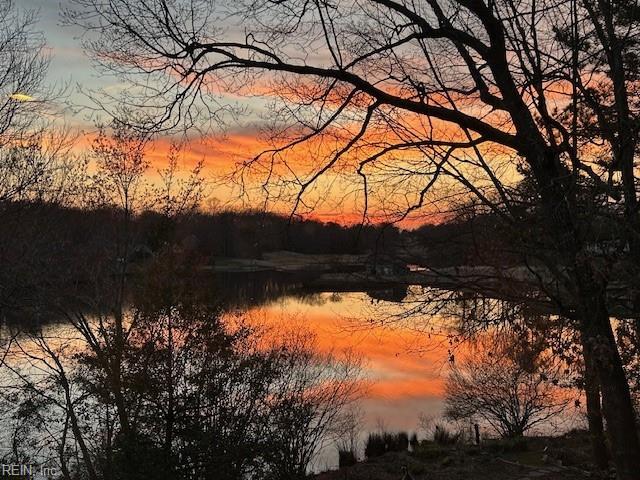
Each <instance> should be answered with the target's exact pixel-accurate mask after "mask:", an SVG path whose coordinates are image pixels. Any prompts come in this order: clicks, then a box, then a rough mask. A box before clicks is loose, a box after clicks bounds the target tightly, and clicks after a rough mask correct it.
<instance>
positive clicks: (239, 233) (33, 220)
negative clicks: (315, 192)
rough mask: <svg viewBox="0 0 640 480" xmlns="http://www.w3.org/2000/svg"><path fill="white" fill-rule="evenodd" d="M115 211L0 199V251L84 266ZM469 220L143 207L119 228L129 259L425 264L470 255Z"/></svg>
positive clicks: (108, 234)
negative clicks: (323, 257)
mask: <svg viewBox="0 0 640 480" xmlns="http://www.w3.org/2000/svg"><path fill="white" fill-rule="evenodd" d="M122 215H123V212H122V211H120V210H118V209H117V208H96V209H86V208H83V209H81V208H73V207H67V206H60V205H57V204H47V203H34V202H29V203H27V202H11V203H10V202H4V203H0V223H1V224H2V225H3V226H4V228H3V229H2V231H1V232H0V237H1V238H0V242H2V243H1V245H2V247H3V249H2V250H3V251H4V252H5V253H4V255H3V256H6V257H11V255H10V253H12V252H13V253H15V254H16V255H18V256H22V255H21V253H23V251H25V252H26V250H29V252H30V254H31V255H33V254H36V255H41V256H46V257H47V258H48V259H53V258H54V257H59V258H60V260H64V262H63V263H62V264H67V265H68V266H70V265H72V264H73V263H74V258H75V259H77V260H80V261H81V262H82V263H83V264H86V263H87V261H89V260H91V259H92V258H95V257H96V256H100V255H104V254H106V253H108V252H109V251H110V250H112V249H114V248H119V246H118V245H117V243H118V238H120V232H119V230H120V229H121V228H123V221H122ZM477 223H478V222H477V221H476V222H475V224H477ZM485 223H486V221H485ZM475 224H474V223H473V222H470V221H464V222H463V221H455V222H449V223H443V224H440V225H423V226H421V227H419V228H417V229H413V230H407V229H402V228H401V227H399V226H397V225H393V224H375V225H361V224H355V225H340V224H338V223H335V222H321V221H317V220H311V219H298V218H294V219H290V218H289V217H288V216H286V215H282V214H276V213H269V212H261V211H252V210H244V211H235V210H221V211H216V212H194V213H189V214H188V215H178V216H173V217H168V216H166V215H163V214H161V213H158V212H155V211H144V212H141V213H139V214H136V215H135V216H134V218H132V219H130V221H128V222H127V225H128V227H127V228H129V229H131V230H133V231H132V232H130V233H133V235H132V236H131V238H132V241H131V245H129V246H128V248H127V251H128V254H129V255H131V256H132V257H137V258H144V257H145V256H148V255H152V254H155V253H157V252H161V251H163V249H166V248H168V247H170V248H172V249H173V250H174V251H183V252H187V253H189V254H190V255H192V256H194V257H195V258H197V260H198V261H199V262H202V263H205V264H206V263H208V262H210V261H212V260H213V259H214V258H215V257H237V258H260V256H261V255H262V254H263V253H266V252H273V251H280V250H287V251H292V252H297V253H301V254H360V255H362V254H370V253H379V254H386V255H404V256H405V257H406V256H409V255H413V256H417V255H422V256H423V258H424V259H425V260H429V261H430V264H436V265H443V264H459V263H461V262H466V261H470V260H471V259H473V258H474V254H473V253H472V252H471V251H470V249H471V248H472V247H473V246H474V239H475V241H476V242H477V241H478V238H479V237H477V232H476V230H477V225H475ZM483 231H485V232H488V231H489V229H486V228H483ZM476 237H477V238H476ZM27 246H28V247H29V248H28V249H26V247H27ZM36 247H37V248H36ZM105 256H107V255H105ZM63 257H64V258H63ZM14 258H15V255H14ZM133 260H136V258H133ZM62 264H61V265H62ZM66 268H69V267H66Z"/></svg>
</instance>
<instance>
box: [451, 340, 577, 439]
mask: <svg viewBox="0 0 640 480" xmlns="http://www.w3.org/2000/svg"><path fill="white" fill-rule="evenodd" d="M480 344H481V347H480V348H478V349H477V350H474V351H473V352H472V353H470V354H469V355H467V356H466V358H464V359H462V360H461V361H457V362H456V363H453V364H452V365H451V371H450V373H449V376H448V378H447V382H446V386H445V405H446V415H447V416H448V417H449V418H451V419H453V420H461V419H465V420H466V419H475V420H477V421H480V422H486V423H488V424H489V425H490V426H491V427H492V428H493V429H494V430H495V431H496V432H497V433H498V434H500V435H501V436H503V437H519V436H522V435H524V434H525V433H526V432H527V431H528V430H530V429H531V428H533V427H535V426H536V425H538V424H540V423H543V422H545V421H547V420H550V419H551V418H553V417H555V416H557V415H559V414H561V413H562V412H563V411H564V409H565V408H566V407H567V405H568V403H569V397H568V395H566V392H563V391H562V389H561V388H559V387H558V383H559V381H560V380H561V379H560V378H559V377H560V375H559V369H558V366H557V365H554V361H553V360H552V359H551V358H550V356H549V353H548V352H547V353H546V354H545V353H543V352H540V351H537V352H536V351H531V350H530V351H523V350H522V349H521V347H519V344H521V342H516V341H515V338H514V337H513V336H512V337H511V338H505V335H504V334H502V335H488V336H485V338H484V340H483V341H481V342H480Z"/></svg>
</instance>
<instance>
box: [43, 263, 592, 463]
mask: <svg viewBox="0 0 640 480" xmlns="http://www.w3.org/2000/svg"><path fill="white" fill-rule="evenodd" d="M197 283H198V288H200V287H201V288H202V289H203V291H204V292H206V293H207V294H206V295H205V296H204V297H203V298H204V299H205V300H204V301H207V302H212V303H215V304H217V305H219V306H220V308H221V309H222V310H223V311H224V312H226V313H225V314H226V315H240V316H242V317H245V318H247V319H248V320H249V321H251V322H255V323H256V324H258V325H264V326H266V327H274V328H276V329H278V328H282V327H285V328H287V329H293V330H299V331H303V332H310V333H312V334H313V335H314V336H315V338H316V348H317V349H318V351H320V352H322V353H337V354H340V353H342V352H345V351H349V352H351V354H352V355H353V356H354V357H355V358H358V359H361V360H362V362H363V369H364V373H365V376H366V378H367V380H368V386H367V388H366V390H365V391H364V394H363V397H362V399H361V400H360V401H359V402H358V404H357V405H356V408H357V409H358V411H359V412H361V414H362V418H363V425H362V432H361V435H362V436H364V435H366V433H367V432H368V431H374V430H377V429H379V428H380V427H381V426H382V427H384V428H385V429H387V430H390V431H398V430H404V431H408V432H413V431H418V430H419V423H420V416H421V414H424V415H426V416H428V417H431V418H433V419H438V418H440V417H441V416H442V413H443V398H442V397H443V386H444V379H445V377H446V373H447V368H448V360H449V358H450V354H451V353H452V351H453V349H454V347H455V345H454V344H452V343H451V341H450V336H448V335H446V333H452V332H453V330H452V329H451V328H450V327H451V323H450V320H445V316H444V315H441V314H438V313H434V312H433V310H431V309H429V308H424V306H425V305H427V304H428V302H426V301H425V300H424V299H425V295H424V291H423V290H422V289H421V288H409V289H406V290H405V289H394V290H392V291H376V292H318V291H310V290H308V289H306V288H305V287H304V279H303V278H292V277H291V276H281V275H269V274H263V273H260V274H226V275H216V276H207V277H203V278H202V279H201V281H200V279H199V281H198V282H197ZM209 296H210V298H209ZM433 296H434V295H431V296H430V298H433ZM435 296H437V294H435ZM427 297H429V295H427ZM133 302H134V303H135V299H134V300H133ZM47 328H48V329H53V330H59V329H60V330H64V329H65V326H64V324H63V323H62V324H57V325H49V326H48V327H47ZM62 336H63V335H62ZM455 353H458V352H455ZM580 422H581V419H580V418H577V417H573V418H569V419H565V420H563V424H564V425H563V427H560V428H565V429H566V428H570V427H572V426H576V424H578V423H580ZM547 428H548V427H547ZM552 428H553V429H557V428H558V426H557V425H554V426H552ZM336 464H337V452H336V450H335V447H334V446H333V445H330V446H328V447H327V448H325V449H324V450H323V452H322V454H321V455H320V456H319V458H318V459H317V461H316V465H315V467H314V470H316V471H317V470H323V469H326V468H333V467H335V466H336Z"/></svg>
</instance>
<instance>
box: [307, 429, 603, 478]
mask: <svg viewBox="0 0 640 480" xmlns="http://www.w3.org/2000/svg"><path fill="white" fill-rule="evenodd" d="M592 459H593V456H592V452H591V451H590V441H589V435H588V432H586V431H579V430H576V431H572V432H569V433H567V434H565V435H563V436H559V437H526V438H521V439H516V440H484V441H483V442H482V443H481V444H480V445H474V444H468V443H464V442H462V441H460V442H445V443H442V442H438V441H437V440H436V439H429V440H421V441H420V442H419V443H418V444H416V445H415V446H412V448H411V450H408V449H406V448H404V449H401V450H396V449H394V450H392V451H389V452H387V453H384V454H382V455H380V456H373V457H367V458H366V459H365V460H363V461H361V462H359V463H357V464H355V465H352V466H349V467H345V468H342V469H340V470H339V471H334V472H326V473H322V474H319V475H316V476H315V477H313V478H315V479H317V480H370V479H376V480H398V479H402V478H405V479H406V478H413V479H414V480H428V479H433V480H466V479H470V478H473V479H478V480H494V479H495V480H521V479H522V480H524V479H531V478H538V479H541V480H561V479H576V480H577V479H584V478H599V479H605V478H611V476H612V473H611V472H602V471H598V469H597V468H596V466H595V465H594V464H593V460H592ZM403 475H406V476H404V477H403ZM409 475H410V476H409Z"/></svg>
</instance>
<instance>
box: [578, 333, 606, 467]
mask: <svg viewBox="0 0 640 480" xmlns="http://www.w3.org/2000/svg"><path fill="white" fill-rule="evenodd" d="M582 352H583V357H584V392H585V397H586V400H587V420H588V422H589V437H590V440H591V450H592V452H593V460H594V463H595V465H596V467H597V468H598V469H600V470H606V469H607V468H608V466H609V452H608V450H607V444H606V441H605V436H604V422H603V420H602V403H601V399H600V381H599V380H598V374H597V371H596V366H595V364H594V359H593V351H592V349H591V348H590V343H589V342H585V341H584V337H583V338H582Z"/></svg>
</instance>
